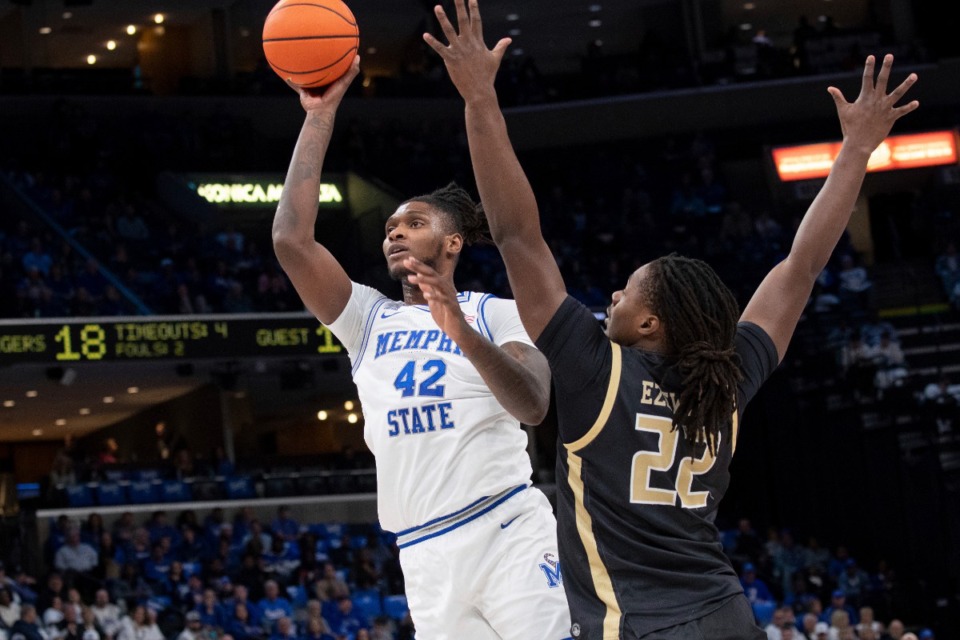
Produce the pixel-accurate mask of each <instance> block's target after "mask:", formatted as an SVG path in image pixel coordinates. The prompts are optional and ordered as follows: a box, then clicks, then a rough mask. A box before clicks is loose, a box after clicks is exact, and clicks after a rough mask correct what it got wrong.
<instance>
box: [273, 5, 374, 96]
mask: <svg viewBox="0 0 960 640" xmlns="http://www.w3.org/2000/svg"><path fill="white" fill-rule="evenodd" d="M359 45H360V30H359V29H358V28H357V20H356V18H354V17H353V12H351V11H350V9H349V8H348V7H347V5H345V4H344V3H343V2H341V0H280V2H278V3H277V4H276V5H274V7H273V9H271V10H270V13H269V14H268V15H267V20H266V22H264V24H263V53H264V55H266V57H267V62H268V63H269V64H270V67H271V68H273V70H274V71H276V72H277V75H279V76H280V77H281V78H283V79H284V80H288V79H289V80H291V81H292V82H293V83H294V84H296V85H298V86H301V87H322V86H325V85H328V84H330V83H331V82H334V81H335V80H337V79H338V78H339V77H340V76H342V75H343V74H344V73H346V72H347V69H349V68H350V65H351V64H352V63H353V59H354V57H355V56H356V54H357V48H358V47H359Z"/></svg>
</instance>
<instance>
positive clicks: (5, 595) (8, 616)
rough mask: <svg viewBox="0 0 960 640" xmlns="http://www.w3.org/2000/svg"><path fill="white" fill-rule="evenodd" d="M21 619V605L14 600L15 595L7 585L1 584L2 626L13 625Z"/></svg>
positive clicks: (9, 626) (0, 623) (0, 610)
mask: <svg viewBox="0 0 960 640" xmlns="http://www.w3.org/2000/svg"><path fill="white" fill-rule="evenodd" d="M19 619H20V605H19V604H18V603H16V602H14V601H13V595H12V594H11V593H10V590H9V589H7V588H6V587H5V586H0V626H5V627H6V628H7V629H9V628H11V627H13V625H14V623H15V622H16V621H17V620H19Z"/></svg>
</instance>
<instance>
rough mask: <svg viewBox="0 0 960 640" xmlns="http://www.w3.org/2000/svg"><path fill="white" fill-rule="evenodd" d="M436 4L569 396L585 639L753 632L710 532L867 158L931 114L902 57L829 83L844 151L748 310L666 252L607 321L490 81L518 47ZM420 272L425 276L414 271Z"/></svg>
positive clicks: (571, 551)
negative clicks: (556, 252) (584, 299)
mask: <svg viewBox="0 0 960 640" xmlns="http://www.w3.org/2000/svg"><path fill="white" fill-rule="evenodd" d="M456 8H457V20H458V27H459V32H457V31H456V30H455V29H454V27H453V26H452V25H451V23H450V21H449V20H448V18H447V16H446V15H445V13H444V12H443V10H442V9H441V8H440V7H437V8H436V13H437V16H438V18H439V19H440V23H441V25H442V26H443V31H444V34H445V35H446V37H447V39H448V43H449V44H447V45H444V44H443V43H441V42H439V41H437V40H436V39H434V38H432V37H430V36H425V38H426V40H427V42H428V43H429V44H430V46H431V47H433V49H434V50H435V51H436V52H437V53H438V54H440V56H441V57H442V58H443V60H444V63H445V64H446V68H447V71H448V72H449V75H450V78H451V79H452V81H453V83H454V85H455V86H456V88H457V90H458V91H459V92H460V95H461V96H462V97H463V99H464V101H465V103H466V121H467V136H468V140H469V145H470V153H471V158H472V161H473V167H474V172H475V174H476V178H477V186H478V188H479V191H480V197H481V201H482V202H483V204H484V207H485V209H486V211H487V215H488V217H489V220H490V227H491V231H492V235H493V238H494V240H495V242H496V244H497V247H498V248H499V249H500V253H501V254H502V256H503V259H504V262H505V263H506V267H507V274H508V277H509V279H510V286H511V287H512V289H513V292H514V294H515V295H516V301H517V306H518V308H519V311H520V318H521V320H522V321H523V324H524V327H526V329H527V332H528V334H529V335H530V336H531V337H532V338H534V340H535V341H536V344H537V346H538V347H539V348H540V349H541V351H542V352H543V353H544V354H545V355H546V356H547V360H548V361H549V363H550V368H551V371H552V373H553V385H554V391H555V396H556V401H557V416H558V428H559V429H558V430H559V437H560V439H561V444H562V447H561V455H559V456H558V462H557V479H558V511H557V520H558V525H559V533H558V538H559V542H560V557H561V558H562V559H563V569H564V588H565V589H566V591H567V598H568V600H569V603H570V611H571V618H572V627H571V635H572V636H573V637H574V638H576V639H578V640H582V639H589V640H595V639H601V638H602V639H604V640H610V639H615V638H630V639H637V638H640V639H643V640H667V639H671V640H678V639H681V638H710V639H711V640H734V639H737V640H739V639H744V638H749V639H756V640H763V639H764V638H766V634H765V633H764V632H763V631H762V630H761V629H759V628H758V627H757V626H756V624H755V622H754V616H753V611H752V610H751V607H750V604H749V602H748V601H747V599H746V597H745V596H744V594H743V589H742V587H741V586H740V582H739V580H738V577H737V574H736V572H735V571H734V570H733V568H732V566H731V565H730V561H729V560H728V559H727V558H726V556H725V555H724V554H723V552H722V548H721V545H720V544H719V535H718V532H717V529H716V527H715V526H714V519H715V517H716V513H717V506H718V504H719V502H720V500H721V499H722V498H723V495H724V493H725V491H726V489H727V486H728V484H729V479H730V474H729V465H730V461H731V458H732V456H733V453H734V449H735V447H736V443H737V436H738V425H739V420H740V418H741V415H742V412H743V409H744V407H745V405H746V403H747V402H748V401H749V400H750V398H751V397H753V395H754V394H755V393H756V392H757V390H758V389H759V387H760V386H761V385H762V384H763V382H764V380H765V379H766V378H767V377H768V376H769V375H770V374H771V373H772V371H773V370H774V369H775V368H776V367H777V365H778V363H779V362H780V361H781V360H782V358H783V356H784V353H785V352H786V350H787V345H788V344H789V342H790V338H791V337H792V335H793V333H794V330H795V328H796V325H797V322H798V321H799V318H800V314H801V312H802V310H803V308H804V306H805V305H806V302H807V300H808V298H809V296H810V293H811V291H812V289H813V284H814V282H815V280H816V278H817V276H818V274H819V273H820V272H821V270H822V269H823V267H824V266H825V265H826V263H827V260H828V259H829V257H830V254H831V252H832V251H833V249H834V247H835V245H836V243H837V241H838V240H839V239H840V235H841V233H842V232H843V230H844V228H845V227H846V226H847V222H848V221H849V219H850V215H851V212H852V211H853V209H854V206H855V204H856V198H857V194H858V193H859V191H860V186H861V184H862V181H863V178H864V175H865V174H866V169H867V161H868V159H869V158H870V155H871V153H872V152H873V151H874V150H875V149H876V148H877V147H878V146H879V145H880V143H881V142H882V141H883V139H884V138H885V137H886V136H887V134H888V133H889V132H890V129H891V127H892V126H893V124H894V122H896V121H897V120H898V119H899V118H900V117H902V116H904V115H906V114H907V113H910V112H911V111H913V110H914V109H916V108H917V106H918V103H917V102H916V101H912V102H909V103H907V104H904V105H903V106H900V107H897V106H896V103H897V102H898V101H899V100H900V99H901V98H902V97H903V96H904V94H905V93H906V92H907V90H908V89H909V88H910V87H911V86H912V85H913V84H914V82H915V81H916V79H917V78H916V75H914V74H910V75H909V76H908V77H907V78H906V80H904V81H903V82H902V83H901V84H900V85H899V86H897V87H896V88H895V89H894V90H893V91H892V92H890V93H889V94H888V93H887V82H888V81H889V78H890V71H891V66H892V64H893V57H892V56H890V55H888V56H886V57H885V58H884V60H883V65H882V67H881V69H880V71H879V74H878V75H876V77H874V72H875V59H874V57H873V56H869V57H868V58H867V59H866V64H865V66H864V71H863V79H862V84H861V89H860V95H859V97H858V98H857V99H856V101H854V102H852V103H851V102H847V100H846V99H845V98H844V97H843V94H842V93H841V92H840V91H839V90H838V89H836V88H834V87H830V88H829V93H830V95H831V96H832V97H833V100H834V103H835V104H836V108H837V113H838V115H839V119H840V126H841V130H842V132H843V143H842V147H841V150H840V153H839V155H838V156H837V159H836V162H835V163H834V165H833V168H832V169H831V172H830V176H829V177H828V178H827V181H826V183H825V184H824V186H823V188H822V189H821V191H820V193H819V194H818V195H817V197H816V198H815V199H814V201H813V203H812V204H811V206H810V208H809V210H808V211H807V213H806V216H805V217H804V219H803V222H802V224H801V225H800V228H799V229H798V231H797V235H796V238H795V240H794V243H793V247H792V248H791V250H790V253H789V255H788V256H787V257H786V259H784V260H783V261H782V262H781V263H780V264H779V265H777V266H776V267H774V269H773V270H772V271H771V272H770V273H769V274H768V275H767V277H766V278H765V279H764V281H763V282H762V283H761V284H760V286H759V288H758V289H757V291H756V293H755V294H754V296H753V298H752V299H751V300H750V302H749V304H748V305H747V308H746V310H745V311H744V312H743V314H742V315H740V313H739V310H738V308H737V302H736V300H735V298H734V297H733V295H732V293H731V292H730V291H729V289H727V287H726V286H724V284H723V283H722V282H721V281H720V280H719V278H718V277H717V276H716V274H715V273H714V271H713V269H711V268H710V267H709V266H708V265H706V264H705V263H704V262H702V261H699V260H691V259H688V258H683V257H681V256H677V255H670V256H666V257H663V258H660V259H658V260H655V261H653V262H651V263H649V264H647V265H644V266H643V267H641V268H640V269H638V270H637V271H636V272H635V273H633V274H632V275H631V276H630V278H629V279H628V281H627V282H626V285H625V287H624V288H623V289H622V290H620V291H616V292H614V293H613V296H612V300H611V304H610V307H609V309H608V318H607V325H606V330H604V329H602V328H601V327H600V326H599V323H598V322H597V321H596V319H595V318H594V316H593V314H592V313H591V312H590V311H589V310H588V309H587V308H586V307H584V306H583V305H582V304H580V303H579V302H578V301H576V300H575V299H573V298H572V297H570V296H568V295H567V290H566V287H565V285H564V282H563V279H562V277H561V274H560V271H559V269H558V268H557V263H556V260H555V259H554V257H553V255H552V254H551V252H550V249H549V247H548V245H547V243H546V242H545V241H544V238H543V236H542V234H541V230H540V220H539V215H538V211H537V203H536V201H535V199H534V194H533V192H532V190H531V188H530V185H529V183H528V182H527V178H526V176H525V175H524V172H523V169H522V167H521V166H520V163H519V161H518V160H517V157H516V154H515V153H514V151H513V148H512V146H511V144H510V140H509V137H508V135H507V128H506V123H505V120H504V118H503V115H502V113H501V112H500V108H499V106H498V104H497V96H496V92H495V90H494V78H495V76H496V73H497V70H498V68H499V65H500V61H501V59H502V56H503V51H504V49H505V48H506V44H504V42H505V41H502V40H501V41H500V43H499V44H498V45H497V46H496V47H495V48H494V49H493V50H488V49H487V48H486V46H485V45H484V43H483V38H482V29H481V21H480V13H479V10H478V6H477V0H471V1H470V5H469V12H468V11H467V9H466V7H465V6H464V3H463V0H456ZM414 270H415V271H417V272H418V273H426V272H427V270H426V269H425V268H421V267H419V266H416V265H414Z"/></svg>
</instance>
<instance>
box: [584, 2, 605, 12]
mask: <svg viewBox="0 0 960 640" xmlns="http://www.w3.org/2000/svg"><path fill="white" fill-rule="evenodd" d="M587 8H588V9H589V10H590V13H597V12H598V11H600V10H601V9H603V7H602V6H600V5H599V4H592V5H590V6H589V7H587Z"/></svg>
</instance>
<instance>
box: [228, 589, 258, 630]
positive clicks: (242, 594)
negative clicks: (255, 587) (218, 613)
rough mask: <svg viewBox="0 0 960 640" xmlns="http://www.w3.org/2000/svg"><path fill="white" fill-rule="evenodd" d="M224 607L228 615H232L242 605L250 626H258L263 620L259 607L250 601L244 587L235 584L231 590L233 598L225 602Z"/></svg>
mask: <svg viewBox="0 0 960 640" xmlns="http://www.w3.org/2000/svg"><path fill="white" fill-rule="evenodd" d="M224 605H225V606H226V607H227V611H228V613H233V612H234V611H235V608H236V606H237V605H243V606H244V607H245V608H246V613H247V616H248V618H249V622H250V624H253V625H260V622H261V619H262V618H263V612H262V611H261V610H260V606H259V605H257V603H256V602H252V601H251V600H250V597H249V591H248V589H247V587H246V585H243V584H237V585H236V586H235V587H234V588H233V597H232V598H230V600H228V601H227V602H225V603H224ZM234 635H236V634H234Z"/></svg>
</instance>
